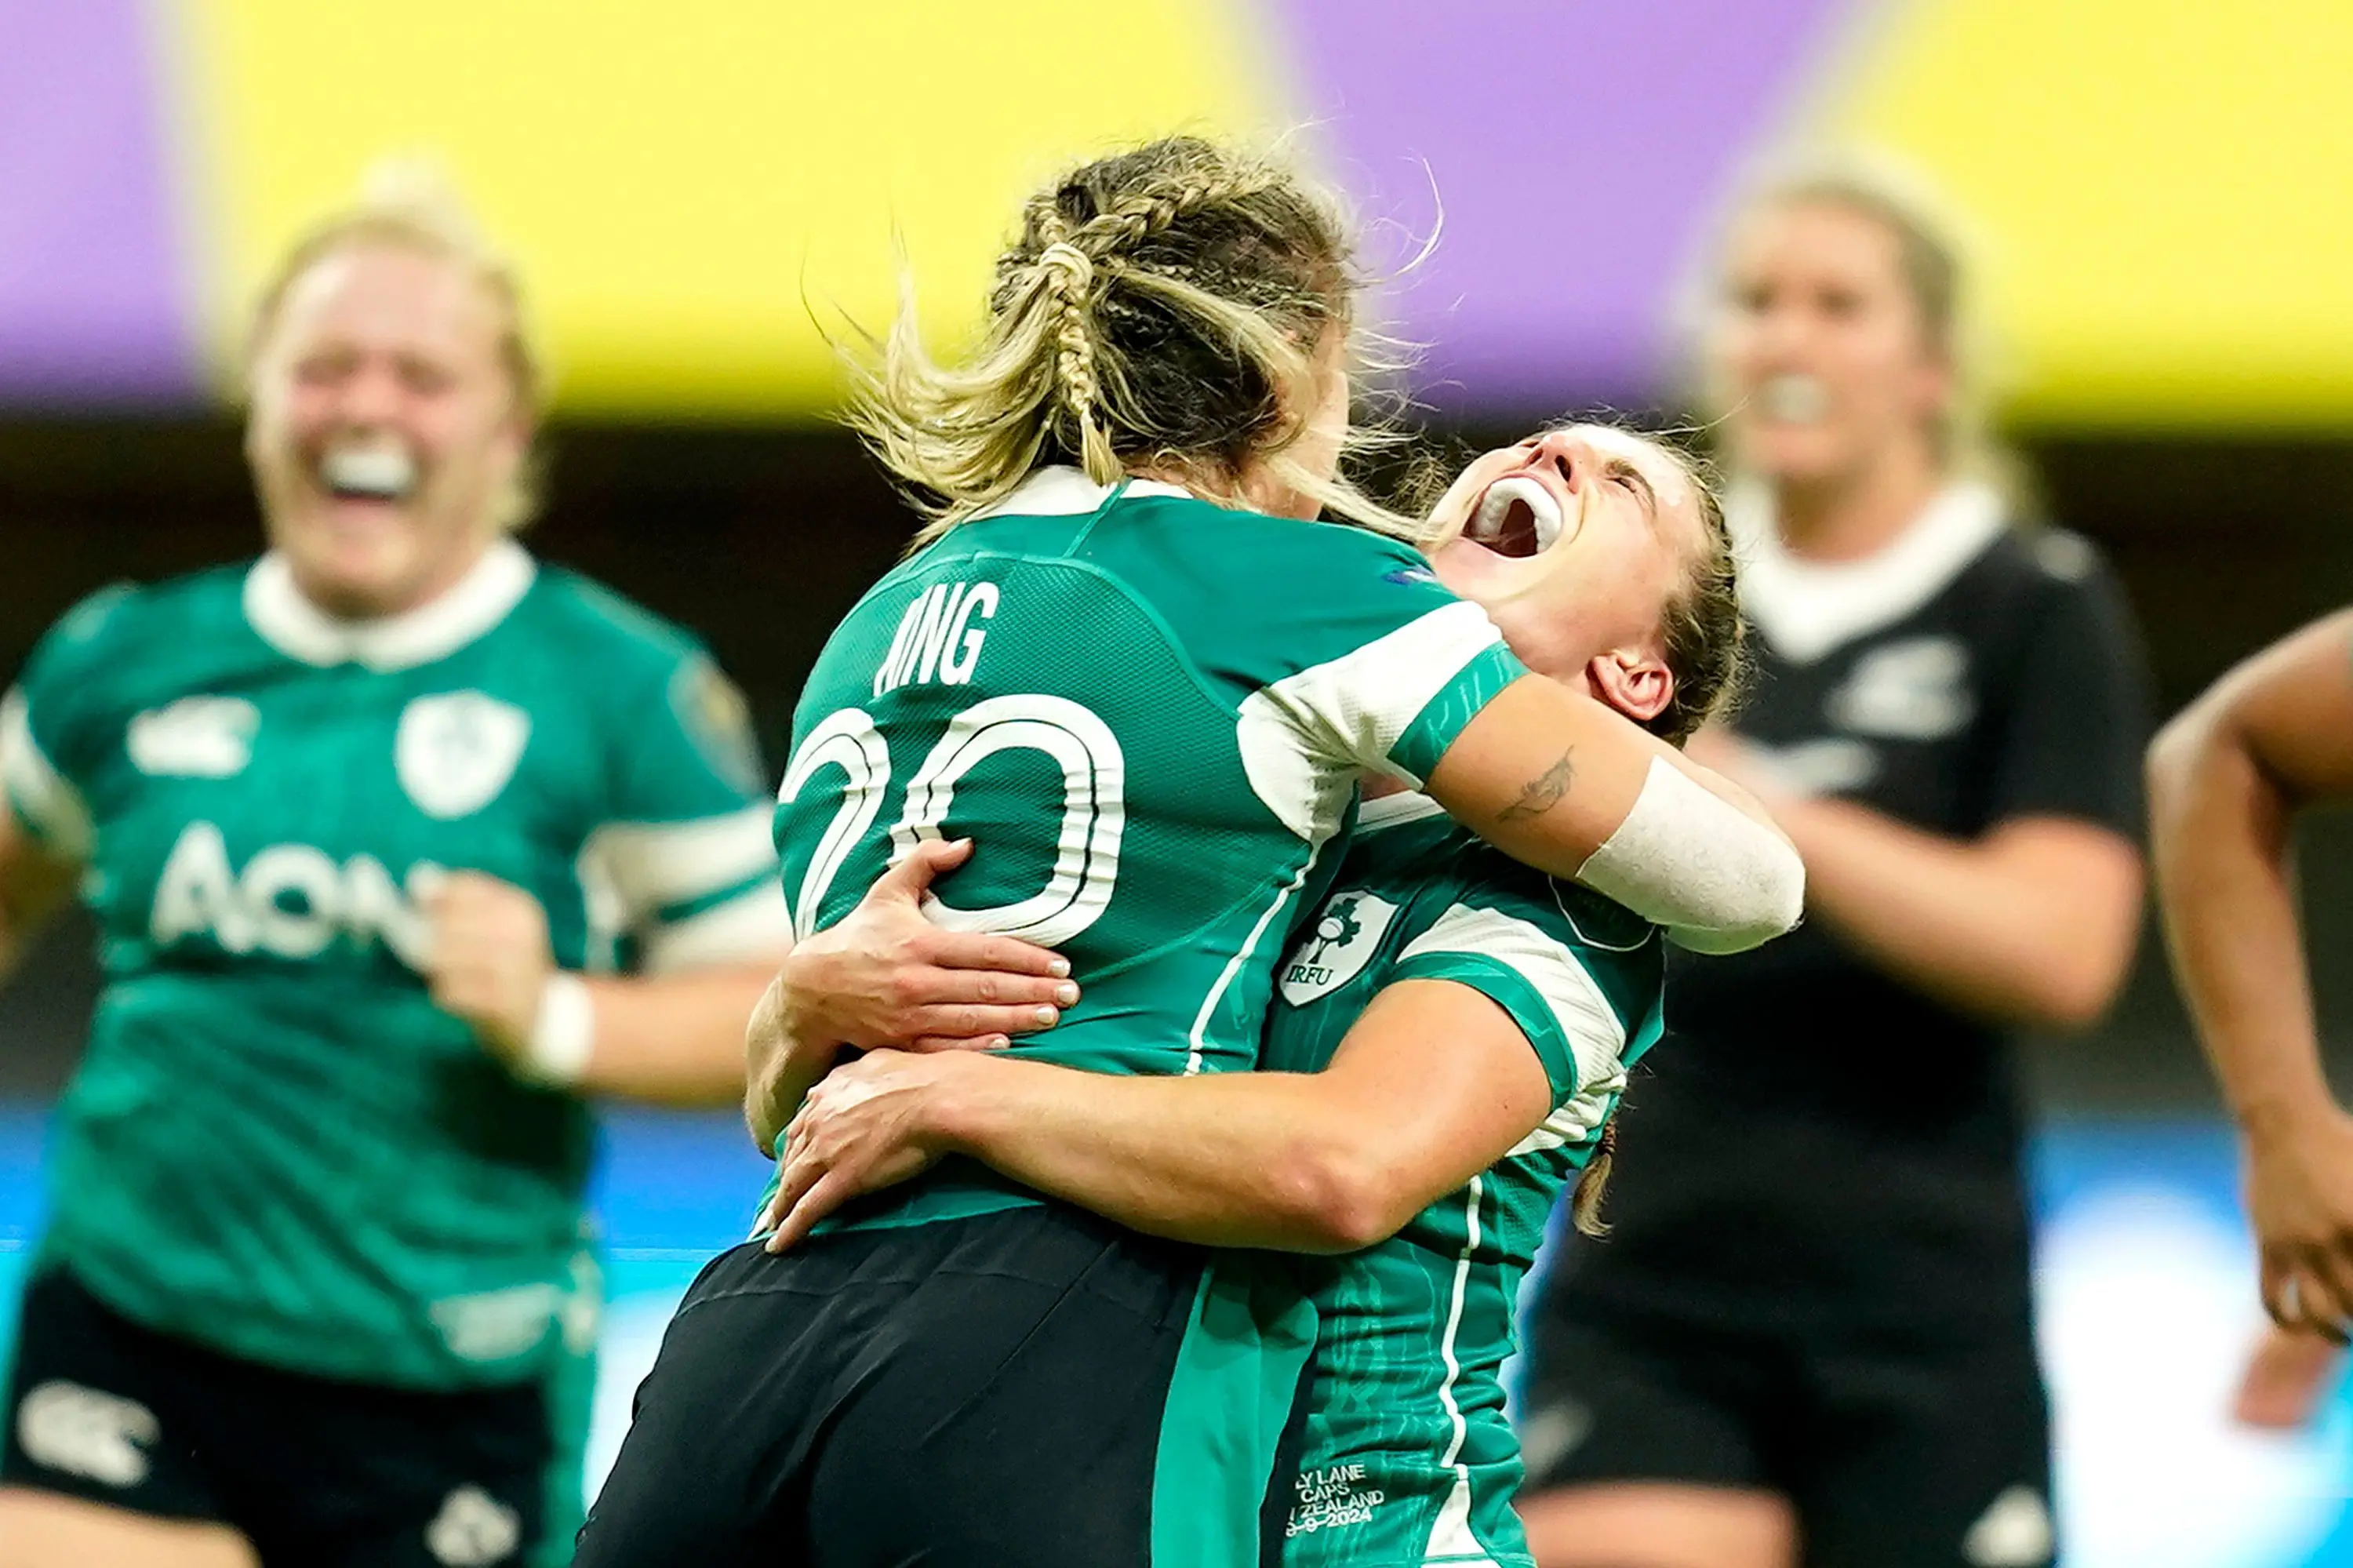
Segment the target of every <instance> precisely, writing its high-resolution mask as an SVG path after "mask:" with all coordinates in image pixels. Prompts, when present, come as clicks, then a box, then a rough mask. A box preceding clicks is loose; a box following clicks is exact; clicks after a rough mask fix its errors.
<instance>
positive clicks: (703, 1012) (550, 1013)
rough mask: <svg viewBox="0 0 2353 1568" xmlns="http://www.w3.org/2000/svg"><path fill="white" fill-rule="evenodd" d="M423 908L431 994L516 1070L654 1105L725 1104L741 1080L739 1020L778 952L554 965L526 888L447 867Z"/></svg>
mask: <svg viewBox="0 0 2353 1568" xmlns="http://www.w3.org/2000/svg"><path fill="white" fill-rule="evenodd" d="M426 909H427V914H428V916H430V918H431V920H432V923H433V950H432V954H431V957H430V959H428V961H427V965H426V980H427V984H428V985H429V986H430V987H431V990H432V993H433V1000H434V1001H435V1002H436V1003H437V1004H438V1006H440V1007H441V1008H443V1009H444V1010H445V1011H447V1012H451V1013H454V1014H456V1015H457V1016H458V1017H459V1018H461V1019H464V1020H465V1021H466V1022H468V1023H470V1024H471V1025H473V1028H474V1032H475V1034H476V1035H477V1036H478V1037H479V1038H480V1041H481V1043H482V1048H483V1049H484V1050H486V1051H488V1052H489V1053H490V1054H491V1055H493V1056H495V1057H497V1058H498V1059H499V1060H500V1061H501V1062H503V1063H505V1064H506V1065H507V1066H508V1067H509V1068H510V1069H512V1071H513V1072H514V1073H515V1075H517V1076H519V1077H522V1078H527V1079H530V1080H532V1081H533V1082H536V1083H543V1084H546V1085H547V1086H550V1087H554V1088H564V1089H570V1090H573V1091H574V1092H575V1093H578V1094H584V1095H618V1096H621V1097H625V1098H628V1099H637V1100H645V1101H649V1102H651V1103H653V1104H657V1105H675V1106H703V1105H726V1104H730V1103H733V1101H734V1100H735V1099H736V1098H737V1097H739V1096H740V1095H741V1094H742V1093H743V1092H744V1021H745V1020H746V1019H748V1018H749V1017H750V1016H751V1013H752V1007H753V1004H754V1002H756V1001H758V1000H759V997H760V992H761V991H762V990H763V989H764V988H765V986H766V985H767V983H768V977H769V975H770V974H771V973H772V972H773V967H774V962H775V960H776V959H780V958H782V957H783V955H782V954H781V953H778V954H776V955H773V956H771V955H765V954H762V955H754V956H752V957H750V958H747V959H745V960H744V961H743V962H740V963H719V964H712V965H709V966H706V967H702V968H697V969H683V970H681V971H679V972H677V973H672V974H659V975H642V976H618V975H615V976H607V975H594V976H584V975H577V974H572V973H568V972H566V971H564V970H561V969H556V967H555V960H554V954H553V953H552V952H551V951H550V949H549V947H548V938H547V914H546V911H544V910H543V909H542V908H541V907H540V906H539V901H538V900H537V899H535V898H533V896H532V895H530V894H528V893H526V892H524V891H523V890H522V888H519V887H515V886H512V885H509V884H507V883H503V882H501V881H499V880H497V879H496V878H495V877H489V876H484V875H481V874H479V873H475V872H454V873H452V874H450V875H449V877H448V880H447V881H446V882H445V883H444V884H443V885H441V886H440V888H438V890H437V891H436V892H435V893H434V894H433V895H432V896H431V897H430V898H429V899H428V900H427V903H426Z"/></svg>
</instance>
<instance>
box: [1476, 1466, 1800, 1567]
mask: <svg viewBox="0 0 2353 1568" xmlns="http://www.w3.org/2000/svg"><path fill="white" fill-rule="evenodd" d="M1519 1510H1520V1518H1521V1520H1523V1521H1524V1522H1525V1524H1526V1526H1527V1531H1528V1548H1529V1550H1530V1551H1531V1552H1534V1553H1535V1560H1536V1564H1537V1568H1797V1563H1798V1518H1797V1514H1796V1513H1795V1512H1794V1511H1793V1510H1791V1509H1790V1507H1789V1504H1788V1499H1785V1498H1782V1497H1780V1496H1779V1495H1778V1494H1776V1493H1773V1492H1766V1491H1747V1490H1736V1489H1732V1488H1729V1487H1694V1486H1688V1485H1680V1484H1676V1483H1673V1482H1664V1481H1611V1482H1607V1483H1602V1484H1597V1485H1592V1486H1577V1487H1562V1488H1558V1489H1554V1490H1550V1491H1543V1492H1536V1493H1534V1494H1532V1495H1528V1496H1524V1497H1522V1498H1521V1499H1520V1502H1519Z"/></svg>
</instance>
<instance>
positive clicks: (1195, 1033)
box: [1185, 845, 1322, 1076]
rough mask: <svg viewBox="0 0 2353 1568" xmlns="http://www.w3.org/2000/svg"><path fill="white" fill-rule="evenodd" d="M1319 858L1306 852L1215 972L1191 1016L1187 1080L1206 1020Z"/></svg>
mask: <svg viewBox="0 0 2353 1568" xmlns="http://www.w3.org/2000/svg"><path fill="white" fill-rule="evenodd" d="M1321 857H1322V846H1321V845H1318V846H1317V848H1316V849H1315V850H1314V851H1311V852H1309V853H1308V856H1307V858H1306V860H1304V861H1303V862H1302V863H1301V864H1300V867H1299V874H1298V875H1296V876H1294V877H1293V878H1292V879H1291V880H1290V881H1289V882H1286V883H1284V884H1283V885H1282V888H1281V889H1280V890H1278V891H1277V892H1276V894H1275V895H1274V902H1273V903H1271V904H1270V905H1268V906H1266V910H1265V912H1264V913H1263V914H1261V915H1260V916H1259V917H1258V924H1257V925H1255V926H1252V927H1250V935H1249V936H1248V937H1245V938H1243V939H1242V945H1241V946H1240V948H1238V949H1236V950H1235V953H1234V956H1233V957H1232V958H1230V959H1227V960H1226V967H1225V968H1224V969H1221V970H1219V973H1218V983H1217V984H1215V985H1213V986H1211V987H1210V988H1209V994H1208V995H1207V996H1205V997H1203V998H1202V999H1201V1011H1200V1012H1197V1013H1195V1014H1194V1015H1193V1029H1192V1033H1191V1035H1190V1036H1189V1040H1188V1044H1189V1048H1188V1049H1187V1051H1186V1053H1185V1072H1186V1074H1187V1076H1190V1075H1192V1074H1195V1073H1198V1072H1199V1071H1200V1070H1201V1053H1202V1052H1203V1051H1205V1050H1207V1049H1208V1039H1207V1035H1208V1029H1209V1016H1210V1014H1212V1013H1214V1012H1217V1011H1218V1003H1219V1001H1223V1000H1224V998H1225V994H1226V990H1227V988H1228V987H1229V986H1231V985H1232V984H1233V983H1234V977H1235V976H1236V975H1238V974H1240V973H1241V970H1242V961H1243V960H1244V959H1248V958H1249V957H1250V955H1251V954H1252V953H1254V952H1256V951H1257V950H1258V944H1259V938H1261V937H1263V936H1265V935H1266V928H1267V927H1268V925H1269V924H1271V922H1272V921H1273V919H1274V916H1275V912H1276V911H1277V910H1279V909H1281V908H1282V906H1284V905H1286V904H1288V903H1290V902H1291V895H1293V894H1294V893H1296V892H1298V891H1299V890H1300V889H1301V888H1302V887H1304V886H1305V885H1307V875H1308V874H1309V873H1310V872H1312V871H1314V869H1315V863H1316V861H1317V860H1318V859H1320V858H1321Z"/></svg>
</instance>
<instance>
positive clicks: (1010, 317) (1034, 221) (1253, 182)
mask: <svg viewBox="0 0 2353 1568" xmlns="http://www.w3.org/2000/svg"><path fill="white" fill-rule="evenodd" d="M996 271H997V281H996V287H995V289H994V290H993V291H992V292H991V295H990V301H989V321H988V325H987V331H986V332H985V334H984V335H983V338H982V341H981V343H980V344H979V346H978V348H977V349H976V352H975V353H974V355H972V356H971V357H970V358H969V359H967V360H966V361H965V363H963V364H962V365H959V366H944V365H941V364H939V363H937V362H935V361H934V360H933V359H932V358H931V357H930V356H929V355H927V354H926V353H925V352H924V351H923V344H922V343H921V341H920V338H919V337H918V335H917V334H916V332H915V328H914V324H913V304H912V298H910V299H909V300H908V301H907V302H905V303H904V304H902V310H901V313H900V316H899V319H898V320H897V321H896V322H895V323H893V325H892V330H891V332H890V334H889V335H888V337H887V338H886V339H885V340H884V341H883V342H882V344H881V355H880V356H879V363H877V364H871V365H869V364H859V363H855V362H854V363H853V365H852V375H853V376H854V377H855V379H856V387H857V391H856V397H855V398H854V400H853V403H852V406H851V408H850V411H849V421H850V423H851V424H852V425H853V427H855V428H856V429H858V430H859V431H860V434H862V435H863V436H864V437H865V439H866V440H867V442H868V445H869V446H870V447H871V449H872V450H873V451H874V452H875V454H876V455H877V457H878V458H880V459H881V462H882V464H883V466H884V467H885V468H886V469H887V470H889V471H890V472H891V473H892V475H893V476H894V477H895V478H896V479H897V480H898V481H899V482H900V484H901V487H902V489H903V490H905V491H906V492H907V493H908V495H909V497H910V499H911V500H912V501H913V503H914V504H915V506H916V508H917V510H918V511H920V512H922V513H923V515H924V516H925V517H926V518H927V519H928V520H929V524H928V525H927V526H926V527H925V528H924V529H923V532H922V533H921V534H920V535H918V536H917V540H916V543H917V544H918V546H920V545H923V544H925V543H928V542H930V541H931V540H932V539H934V538H936V537H938V536H939V535H940V534H942V533H943V532H944V531H945V530H946V529H947V528H949V527H951V526H953V525H955V524H956V523H958V522H961V521H962V520H964V519H965V518H966V517H969V516H971V515H972V514H975V513H976V512H979V511H981V510H983V509H985V508H986V507H987V506H989V505H991V504H993V503H996V502H997V501H998V500H1001V499H1002V498H1003V497H1004V496H1005V495H1007V494H1008V493H1011V491H1012V490H1013V489H1014V488H1015V487H1016V486H1017V485H1018V484H1019V483H1020V482H1021V481H1022V480H1023V479H1025V478H1027V477H1028V476H1029V473H1030V472H1032V471H1035V470H1036V469H1038V468H1039V467H1042V466H1046V465H1049V464H1052V463H1072V464H1075V465H1077V466H1078V467H1080V468H1082V469H1083V470H1084V471H1086V473H1087V475H1088V476H1089V477H1090V478H1092V480H1094V481H1095V482H1097V483H1099V484H1110V483H1115V482H1118V481H1119V480H1120V479H1121V478H1122V477H1124V475H1126V474H1128V473H1132V472H1135V471H1142V470H1150V471H1155V472H1164V473H1166V472H1175V473H1182V474H1184V475H1186V476H1187V482H1188V483H1189V484H1191V485H1192V486H1193V487H1194V488H1195V489H1196V490H1197V491H1198V492H1200V493H1205V494H1208V495H1211V496H1213V497H1215V496H1219V495H1227V494H1230V493H1233V492H1234V491H1235V490H1237V489H1238V488H1239V482H1240V475H1241V473H1242V471H1244V470H1245V469H1246V468H1250V467H1251V466H1253V465H1264V466H1265V467H1266V468H1267V469H1268V470H1269V471H1271V472H1273V473H1274V474H1275V475H1276V476H1277V477H1278V478H1279V479H1280V480H1281V481H1282V482H1283V483H1284V484H1286V485H1287V486H1289V487H1290V488H1292V489H1293V491H1295V492H1297V493H1301V494H1304V495H1309V496H1313V497H1314V499H1315V500H1316V501H1318V502H1319V503H1321V504H1322V505H1323V506H1324V508H1325V509H1326V510H1327V511H1329V512H1332V513H1334V514H1337V515H1340V516H1345V517H1348V518H1352V519H1354V520H1356V521H1358V522H1362V523H1366V524H1369V525H1371V526H1374V527H1377V528H1381V529H1383V530H1385V531H1388V532H1393V533H1398V534H1400V535H1408V536H1411V535H1414V534H1415V533H1416V532H1417V530H1418V527H1419V524H1416V523H1415V522H1413V521H1412V520H1409V519H1407V518H1404V517H1401V516H1399V515H1398V514H1394V513H1391V512H1388V510H1386V509H1385V508H1382V507H1380V506H1378V505H1377V504H1375V503H1372V502H1370V501H1368V500H1366V498H1365V497H1364V496H1363V495H1362V494H1361V493H1358V492H1356V490H1355V489H1354V488H1353V487H1351V486H1349V485H1347V484H1345V483H1344V482H1340V481H1338V480H1336V479H1332V478H1329V477H1327V476H1325V475H1322V474H1315V473H1310V472H1307V471H1305V470H1304V468H1303V466H1302V465H1299V464H1297V463H1296V462H1294V461H1290V460H1288V459H1286V457H1285V455H1284V454H1285V451H1286V449H1287V448H1289V447H1290V446H1291V445H1292V443H1293V442H1294V441H1296V440H1298V439H1299V437H1300V436H1301V435H1302V434H1303V431H1304V416H1305V413H1306V410H1307V409H1308V408H1311V407H1312V406H1313V404H1314V397H1313V396H1312V388H1313V387H1314V376H1315V355H1316V353H1317V351H1318V350H1319V348H1321V347H1322V345H1323V344H1324V342H1325V341H1326V339H1327V337H1328V334H1330V333H1331V332H1333V331H1334V330H1341V331H1345V330H1346V328H1347V327H1348V324H1349V323H1350V320H1351V318H1352V316H1353V315H1354V313H1355V303H1356V292H1357V288H1358V286H1357V284H1356V281H1355V280H1354V278H1353V277H1352V275H1351V273H1350V270H1349V249H1348V244H1347V241H1346V238H1345V228H1344V226H1343V224H1342V222H1341V220H1340V218H1339V217H1338V214H1337V212H1336V210H1335V208H1334V207H1333V206H1332V204H1331V203H1330V202H1329V201H1328V200H1327V199H1326V198H1324V196H1322V195H1321V194H1320V193H1319V192H1317V191H1316V190H1314V188H1313V187H1312V186H1310V185H1308V184H1307V183H1306V182H1305V181H1304V180H1303V179H1302V178H1301V177H1300V176H1299V175H1297V174H1296V173H1295V172H1293V171H1291V170H1289V169H1287V168H1285V167H1283V166H1282V165H1280V164H1275V163H1273V162H1271V161H1269V160H1266V159H1262V158H1258V157H1253V156H1250V155H1249V154H1242V153H1240V152H1238V151H1235V150H1233V149H1230V148H1228V147H1223V146H1220V145H1219V144H1218V143H1212V142H1208V141H1206V140H1203V139H1201V138H1198V137H1189V136H1179V137H1169V138H1166V139H1164V140H1162V141H1158V142H1153V143H1146V144H1145V145H1144V146H1141V147H1138V148H1135V149H1134V150H1132V151H1129V152H1126V153H1122V154H1114V155H1113V156H1110V157H1106V158H1100V159H1097V160H1094V161H1093V162H1092V163H1088V164H1082V165H1080V166H1079V167H1078V168H1075V169H1073V170H1071V171H1070V172H1069V173H1068V174H1067V175H1064V176H1062V177H1061V178H1060V179H1059V180H1056V181H1055V182H1053V183H1052V184H1051V185H1048V186H1047V187H1046V188H1045V189H1043V190H1041V191H1039V192H1038V193H1037V194H1036V195H1035V196H1032V197H1031V198H1030V199H1029V202H1027V203H1026V204H1025V205H1024V207H1023V210H1022V223H1021V229H1020V232H1019V233H1018V235H1017V236H1016V238H1015V239H1014V241H1013V242H1012V243H1011V244H1010V245H1009V246H1008V247H1007V249H1005V251H1004V252H1003V253H1002V254H1000V255H999V256H998V258H997V270H996ZM1352 436H1353V439H1352V440H1351V442H1350V443H1349V444H1350V445H1352V446H1355V447H1359V448H1361V447H1363V446H1366V445H1371V444H1378V443H1381V442H1382V441H1384V440H1385V439H1386V438H1385V437H1384V436H1383V435H1382V434H1381V433H1379V432H1373V431H1360V432H1353V433H1352Z"/></svg>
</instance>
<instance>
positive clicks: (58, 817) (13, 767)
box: [0, 688, 96, 861]
mask: <svg viewBox="0 0 2353 1568" xmlns="http://www.w3.org/2000/svg"><path fill="white" fill-rule="evenodd" d="M0 785H5V788H6V790H7V793H8V795H9V797H10V799H12V800H14V801H15V802H16V807H17V809H18V810H22V811H23V812H24V813H25V814H26V817H27V818H28V819H30V821H31V822H32V825H33V826H34V827H35V828H37V829H38V830H39V831H40V833H41V835H42V837H44V838H45V839H47V841H48V847H49V849H50V850H52V851H53V852H55V853H57V854H58V855H59V856H61V857H63V858H65V859H68V860H74V861H86V860H88V859H89V858H90V845H91V843H92V842H93V840H94V839H95V837H96V833H95V830H94V828H93V826H92V824H91V821H90V806H89V803H88V802H87V801H85V800H83V799H82V798H81V791H80V790H79V789H75V788H74V787H73V786H72V785H71V784H70V783H68V782H67V781H66V779H65V776H64V775H62V774H60V773H59V772H58V770H57V768H55V767H54V766H52V765H51V764H50V762H49V759H48V758H47V755H46V754H44V753H43V752H42V750H41V746H40V742H38V741H37V740H35V739H34V738H33V726H32V719H31V714H30V710H29V709H28V708H27V706H26V702H25V694H24V693H23V692H21V691H17V690H16V689H14V688H11V689H10V691H9V692H8V694H6V695H5V697H0Z"/></svg>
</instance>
